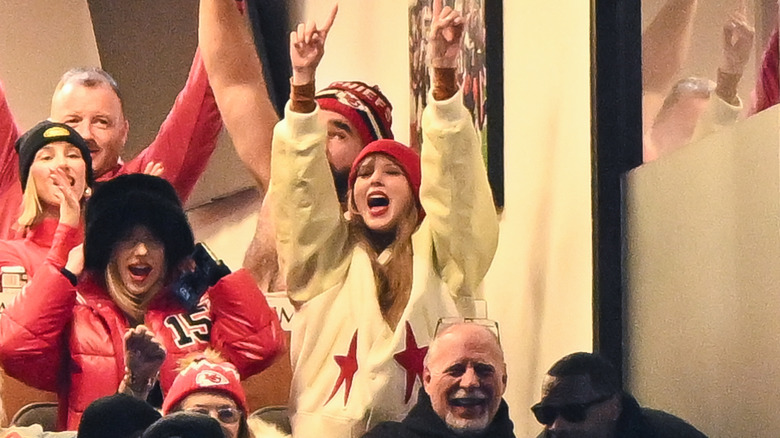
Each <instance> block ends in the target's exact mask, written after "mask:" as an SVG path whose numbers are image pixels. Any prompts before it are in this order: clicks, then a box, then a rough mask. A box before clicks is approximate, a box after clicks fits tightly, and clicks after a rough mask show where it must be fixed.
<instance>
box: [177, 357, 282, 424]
mask: <svg viewBox="0 0 780 438" xmlns="http://www.w3.org/2000/svg"><path fill="white" fill-rule="evenodd" d="M248 410H249V407H248V404H247V400H246V394H245V393H244V389H243V387H242V386H241V381H240V377H239V374H238V370H237V369H236V367H235V366H233V365H232V364H231V363H230V362H228V361H226V360H225V359H224V358H222V357H221V356H220V355H219V353H218V352H216V351H214V350H210V349H209V350H206V351H204V352H203V353H199V354H196V355H193V356H191V357H188V358H185V361H184V363H183V369H182V370H181V371H180V372H179V375H178V376H176V379H175V380H174V381H173V385H171V389H170V390H169V391H168V393H167V394H166V396H165V398H164V399H163V405H162V413H163V416H168V415H170V414H173V413H176V412H190V413H196V414H203V415H208V416H210V417H212V418H214V419H215V420H217V421H218V422H219V424H220V426H221V427H222V431H223V432H224V434H225V438H260V437H278V436H284V435H285V434H284V433H282V432H281V431H279V430H274V429H273V428H270V427H269V426H268V425H267V424H260V423H257V422H253V423H252V424H251V425H250V423H249V421H248ZM253 426H255V427H253Z"/></svg>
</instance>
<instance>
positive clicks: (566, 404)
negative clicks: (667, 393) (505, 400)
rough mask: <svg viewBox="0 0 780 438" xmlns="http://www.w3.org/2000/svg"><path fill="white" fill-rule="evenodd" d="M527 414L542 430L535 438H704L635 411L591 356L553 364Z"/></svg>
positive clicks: (673, 420)
mask: <svg viewBox="0 0 780 438" xmlns="http://www.w3.org/2000/svg"><path fill="white" fill-rule="evenodd" d="M531 411H533V413H534V416H535V417H536V420H537V421H539V423H541V424H542V425H543V426H544V431H543V432H542V433H541V434H540V435H539V437H538V438H572V437H577V438H656V437H658V438H661V437H673V438H707V437H706V436H705V435H704V434H703V433H701V432H699V431H698V430H697V429H696V428H695V427H693V426H691V425H690V424H688V423H686V422H685V421H683V420H682V419H680V418H677V417H675V416H674V415H671V414H668V413H666V412H662V411H657V410H654V409H647V408H642V407H640V406H639V404H638V403H637V401H636V399H634V397H632V396H631V395H629V394H628V393H626V392H624V391H622V390H621V388H620V385H619V384H618V377H617V372H616V371H615V369H614V367H612V365H611V364H610V363H609V362H607V361H606V360H605V359H603V358H602V357H600V356H598V355H596V354H592V353H573V354H570V355H568V356H566V357H564V358H563V359H561V360H559V361H558V362H556V363H555V365H553V366H552V368H550V370H549V371H548V372H547V375H546V376H545V378H544V382H543V384H542V401H540V402H539V403H537V404H535V405H534V406H532V407H531Z"/></svg>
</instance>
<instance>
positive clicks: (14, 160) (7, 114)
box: [0, 82, 22, 240]
mask: <svg viewBox="0 0 780 438" xmlns="http://www.w3.org/2000/svg"><path fill="white" fill-rule="evenodd" d="M18 138H19V128H18V127H17V126H16V122H15V121H14V117H13V114H11V109H10V108H9V107H8V100H7V99H6V96H5V88H4V87H3V83H2V82H0V205H2V207H0V240H5V239H9V238H11V237H12V236H13V235H14V233H13V232H12V229H13V227H14V224H15V223H16V220H17V219H18V218H19V212H20V211H19V206H20V205H21V202H22V187H21V185H20V184H19V156H18V155H17V154H16V151H15V150H14V144H15V143H16V140H17V139H18Z"/></svg>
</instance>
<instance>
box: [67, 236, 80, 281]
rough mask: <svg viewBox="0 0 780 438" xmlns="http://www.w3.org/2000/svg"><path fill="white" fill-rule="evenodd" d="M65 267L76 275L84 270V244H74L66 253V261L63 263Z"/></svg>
mask: <svg viewBox="0 0 780 438" xmlns="http://www.w3.org/2000/svg"><path fill="white" fill-rule="evenodd" d="M65 269H67V270H68V272H70V273H71V274H73V275H75V276H76V277H78V276H79V275H81V271H83V270H84V244H83V243H82V244H80V245H77V246H75V247H74V248H73V249H71V250H70V252H69V253H68V261H67V262H66V263H65Z"/></svg>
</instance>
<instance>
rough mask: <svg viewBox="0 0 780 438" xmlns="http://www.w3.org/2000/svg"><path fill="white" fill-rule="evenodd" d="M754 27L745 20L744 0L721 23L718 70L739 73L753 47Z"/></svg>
mask: <svg viewBox="0 0 780 438" xmlns="http://www.w3.org/2000/svg"><path fill="white" fill-rule="evenodd" d="M755 33H756V32H755V29H754V28H753V26H751V25H750V23H748V21H747V6H746V5H745V0H740V4H739V6H738V8H737V10H736V11H735V12H733V13H732V14H731V16H730V17H729V19H728V20H727V21H726V23H725V24H724V25H723V63H722V64H721V67H720V70H721V71H722V72H724V73H730V74H739V75H741V74H742V73H743V72H744V70H745V66H746V65H747V62H748V60H749V59H750V52H751V50H752V48H753V39H754V37H755Z"/></svg>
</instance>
